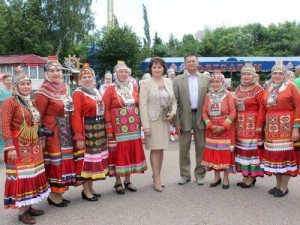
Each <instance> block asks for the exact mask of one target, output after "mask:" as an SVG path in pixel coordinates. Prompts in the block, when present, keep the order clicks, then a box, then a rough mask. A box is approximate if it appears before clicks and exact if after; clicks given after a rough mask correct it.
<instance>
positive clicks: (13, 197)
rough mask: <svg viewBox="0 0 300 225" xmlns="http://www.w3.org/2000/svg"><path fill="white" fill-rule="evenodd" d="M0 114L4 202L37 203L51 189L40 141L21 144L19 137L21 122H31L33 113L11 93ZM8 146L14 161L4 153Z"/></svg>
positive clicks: (13, 205) (14, 205) (12, 204)
mask: <svg viewBox="0 0 300 225" xmlns="http://www.w3.org/2000/svg"><path fill="white" fill-rule="evenodd" d="M23 112H24V116H23ZM1 116H2V130H3V139H4V142H5V149H4V150H5V151H4V160H5V166H6V181H5V191H4V206H5V208H18V207H21V206H26V205H32V204H34V203H38V202H40V201H41V200H42V199H43V198H45V197H47V196H48V194H49V191H50V188H49V183H48V180H47V177H46V174H45V167H44V159H43V150H42V145H41V144H40V142H39V141H38V142H37V143H32V142H31V143H29V144H24V143H23V142H21V141H20V140H19V138H18V137H19V133H20V126H21V124H22V123H23V122H24V121H25V122H26V124H27V125H28V126H33V122H32V116H31V114H30V112H29V110H28V109H27V108H25V107H24V106H23V105H21V103H20V102H18V101H17V100H16V99H15V98H13V97H11V98H9V99H7V100H6V101H5V102H4V103H3V105H2V115H1ZM10 149H16V152H17V158H16V160H14V161H12V160H11V159H9V158H8V157H7V151H8V150H10Z"/></svg>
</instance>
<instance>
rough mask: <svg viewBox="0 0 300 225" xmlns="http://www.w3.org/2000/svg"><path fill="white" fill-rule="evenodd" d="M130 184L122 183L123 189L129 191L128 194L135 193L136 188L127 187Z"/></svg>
mask: <svg viewBox="0 0 300 225" xmlns="http://www.w3.org/2000/svg"><path fill="white" fill-rule="evenodd" d="M131 184H132V183H131V182H128V183H125V182H124V186H125V188H126V189H127V190H128V191H130V192H137V189H136V188H133V187H129V185H131Z"/></svg>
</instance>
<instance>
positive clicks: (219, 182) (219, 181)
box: [209, 177, 221, 187]
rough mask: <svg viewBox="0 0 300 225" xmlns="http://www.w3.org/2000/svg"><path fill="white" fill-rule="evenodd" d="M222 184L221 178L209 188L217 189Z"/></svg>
mask: <svg viewBox="0 0 300 225" xmlns="http://www.w3.org/2000/svg"><path fill="white" fill-rule="evenodd" d="M220 184H221V177H220V178H219V180H218V181H217V182H216V183H211V184H210V185H209V186H210V187H217V186H218V185H220Z"/></svg>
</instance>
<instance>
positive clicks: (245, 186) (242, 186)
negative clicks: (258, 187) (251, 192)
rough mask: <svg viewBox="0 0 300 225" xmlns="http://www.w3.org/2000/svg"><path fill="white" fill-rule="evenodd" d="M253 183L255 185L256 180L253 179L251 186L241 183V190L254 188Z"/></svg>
mask: <svg viewBox="0 0 300 225" xmlns="http://www.w3.org/2000/svg"><path fill="white" fill-rule="evenodd" d="M255 183H256V178H254V180H253V181H252V183H251V184H246V183H243V184H242V185H241V188H251V187H254V186H255Z"/></svg>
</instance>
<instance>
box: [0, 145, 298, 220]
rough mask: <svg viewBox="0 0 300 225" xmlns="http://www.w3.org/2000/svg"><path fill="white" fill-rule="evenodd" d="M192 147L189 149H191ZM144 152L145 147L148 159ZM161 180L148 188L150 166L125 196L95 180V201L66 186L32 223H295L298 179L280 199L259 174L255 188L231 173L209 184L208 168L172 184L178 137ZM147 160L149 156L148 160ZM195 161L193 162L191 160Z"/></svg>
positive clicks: (0, 173)
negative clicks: (226, 183) (57, 202)
mask: <svg viewBox="0 0 300 225" xmlns="http://www.w3.org/2000/svg"><path fill="white" fill-rule="evenodd" d="M193 152H194V150H193V149H192V151H191V153H192V156H193V157H194V154H193ZM149 153H150V152H149V151H146V155H147V159H149ZM164 159H165V161H164V166H163V174H162V177H163V181H164V184H165V185H166V188H165V189H164V191H163V192H162V193H158V192H155V191H154V190H153V188H152V180H151V169H150V163H149V170H148V171H147V172H146V173H145V174H142V175H135V176H133V178H132V181H133V183H134V184H135V185H136V187H138V189H139V190H138V192H137V193H129V192H126V194H125V195H124V196H118V195H117V194H116V193H114V190H113V188H112V187H113V184H114V179H113V178H108V179H107V180H105V181H97V182H95V188H96V190H97V191H99V192H101V193H102V197H101V198H100V199H99V201H98V202H87V201H83V200H81V197H80V192H81V188H80V187H78V188H71V189H70V190H69V191H68V192H67V193H66V194H65V197H66V198H68V199H70V200H71V201H72V202H71V204H70V205H69V206H68V207H66V208H55V207H53V206H49V205H48V204H47V203H46V201H43V202H42V203H40V204H39V208H42V209H44V210H45V211H46V214H45V215H44V216H42V217H37V218H36V220H37V224H41V225H42V224H47V225H48V224H57V225H60V224H61V225H64V224H68V225H69V224H75V225H76V224H80V225H85V224H88V225H94V224H95V225H96V224H97V225H98V224H105V225H106V224H114V225H120V224H122V225H123V224H126V225H127V224H132V225H135V224H145V225H148V224H149V225H152V224H156V225H161V224H175V225H176V224H178V225H179V224H180V225H181V224H192V225H196V224H199V225H233V224H234V225H239V224H243V225H248V224H249V225H250V224H251V225H261V224H271V225H277V224H278V225H279V224H280V225H282V224H288V225H298V224H300V213H299V212H300V211H299V209H300V190H299V189H300V178H299V177H297V178H292V179H291V182H290V188H289V189H290V193H289V194H288V195H287V196H286V197H284V198H281V199H277V198H274V197H272V196H270V195H269V194H268V193H267V191H268V190H269V189H270V188H272V187H273V185H274V182H275V178H274V177H265V178H263V179H261V178H259V179H258V181H257V184H256V186H255V187H254V188H250V189H241V188H239V187H237V186H236V182H237V181H238V180H239V179H240V175H239V174H237V175H232V176H231V177H230V184H231V186H230V188H229V189H228V190H223V189H222V188H221V186H218V187H216V188H210V187H209V182H211V181H212V179H213V173H212V172H210V173H208V174H207V176H206V181H207V183H206V184H205V185H204V186H202V187H201V186H198V185H196V183H195V180H193V181H192V182H190V183H188V184H186V185H184V186H179V185H177V181H178V179H179V166H178V142H177V141H175V142H173V143H171V146H170V149H168V150H166V151H165V157H164ZM148 161H149V160H148ZM193 165H194V163H193ZM0 166H1V169H0V196H1V202H3V197H2V196H3V187H4V178H5V176H4V174H5V171H4V169H3V164H2V165H0ZM12 224H22V223H20V222H19V221H18V220H17V211H15V210H4V209H2V210H0V225H12Z"/></svg>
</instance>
